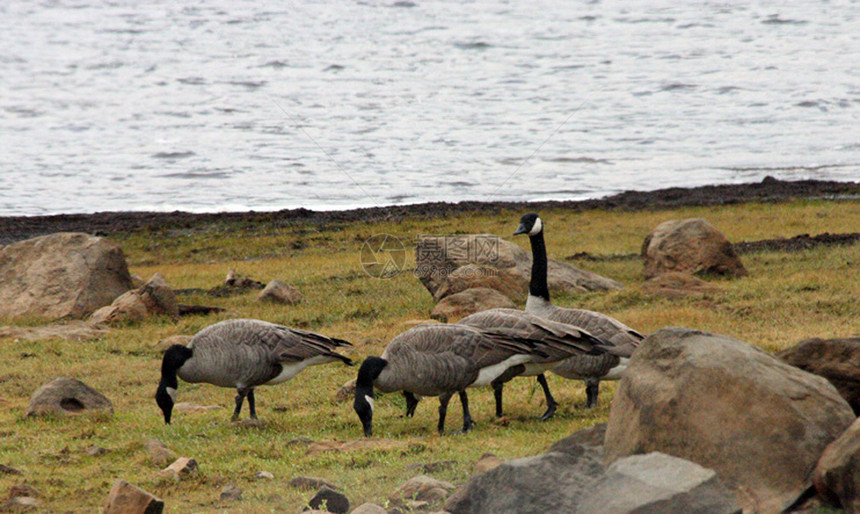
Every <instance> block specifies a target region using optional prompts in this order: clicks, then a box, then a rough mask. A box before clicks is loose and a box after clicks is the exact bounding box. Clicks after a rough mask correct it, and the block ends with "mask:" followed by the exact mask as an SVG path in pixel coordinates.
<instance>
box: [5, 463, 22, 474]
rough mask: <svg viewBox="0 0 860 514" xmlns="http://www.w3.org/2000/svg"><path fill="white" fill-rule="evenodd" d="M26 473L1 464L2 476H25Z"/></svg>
mask: <svg viewBox="0 0 860 514" xmlns="http://www.w3.org/2000/svg"><path fill="white" fill-rule="evenodd" d="M23 474H24V472H23V471H21V470H20V469H15V468H13V467H12V466H7V465H5V464H0V475H23Z"/></svg>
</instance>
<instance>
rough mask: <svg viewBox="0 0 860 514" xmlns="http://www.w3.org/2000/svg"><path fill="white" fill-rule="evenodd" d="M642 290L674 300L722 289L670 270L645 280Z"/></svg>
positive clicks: (704, 294)
mask: <svg viewBox="0 0 860 514" xmlns="http://www.w3.org/2000/svg"><path fill="white" fill-rule="evenodd" d="M642 292H644V293H648V294H653V295H656V296H663V297H665V298H670V299H673V300H675V299H679V298H687V297H690V296H693V297H698V298H701V297H703V296H706V295H712V294H717V293H721V292H723V290H722V289H720V288H719V287H717V286H715V285H713V284H709V283H707V282H705V281H704V280H702V279H700V278H696V277H694V276H693V275H690V274H689V273H683V272H677V271H670V272H667V273H663V274H661V275H657V276H656V277H654V278H651V279H649V280H646V281H645V283H644V284H642Z"/></svg>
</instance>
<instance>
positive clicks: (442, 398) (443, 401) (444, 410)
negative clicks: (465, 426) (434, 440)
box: [436, 393, 454, 435]
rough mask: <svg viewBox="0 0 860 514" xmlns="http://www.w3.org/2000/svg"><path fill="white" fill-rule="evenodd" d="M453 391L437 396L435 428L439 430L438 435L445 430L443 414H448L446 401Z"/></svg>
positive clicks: (449, 399)
mask: <svg viewBox="0 0 860 514" xmlns="http://www.w3.org/2000/svg"><path fill="white" fill-rule="evenodd" d="M452 396H454V393H445V394H443V395H442V396H440V397H439V424H438V425H437V426H436V429H437V430H439V435H442V434H443V433H444V432H445V415H446V414H448V402H449V401H451V397H452Z"/></svg>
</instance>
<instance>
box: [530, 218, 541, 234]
mask: <svg viewBox="0 0 860 514" xmlns="http://www.w3.org/2000/svg"><path fill="white" fill-rule="evenodd" d="M541 230H543V223H541V220H540V218H538V219H536V220H535V224H534V226H533V227H532V229H531V230H529V235H530V236H533V235H535V234H538V233H540V231H541Z"/></svg>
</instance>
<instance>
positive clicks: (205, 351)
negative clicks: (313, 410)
mask: <svg viewBox="0 0 860 514" xmlns="http://www.w3.org/2000/svg"><path fill="white" fill-rule="evenodd" d="M341 346H351V345H350V343H348V342H346V341H342V340H340V339H334V338H329V337H326V336H324V335H320V334H315V333H313V332H308V331H305V330H299V329H296V328H289V327H285V326H283V325H276V324H274V323H267V322H265V321H260V320H256V319H231V320H227V321H221V322H220V323H215V324H214V325H210V326H208V327H206V328H204V329H203V330H201V331H200V332H198V333H197V334H196V335H195V336H194V338H193V339H192V340H191V342H190V343H188V346H182V345H178V344H177V345H173V346H171V347H170V348H168V349H167V351H166V352H165V353H164V359H163V360H162V362H161V381H160V382H159V383H158V390H157V391H156V392H155V401H156V403H158V406H159V407H160V408H161V412H162V413H164V422H165V423H167V424H170V416H171V413H172V412H173V404H174V401H175V398H176V390H177V388H178V387H179V382H178V381H177V379H176V378H177V376H178V377H179V378H181V379H182V380H184V381H186V382H206V383H208V384H212V385H216V386H220V387H235V388H236V392H237V394H236V410H234V411H233V417H232V418H231V419H232V420H233V421H236V420H237V419H239V411H241V410H242V402H243V401H244V399H245V397H247V398H248V409H249V411H250V416H251V419H257V411H256V406H255V405H254V388H255V387H257V386H259V385H273V384H280V383H281V382H285V381H287V380H289V379H291V378H293V377H294V376H296V375H297V374H299V372H301V371H302V370H303V369H305V368H306V367H308V366H315V365H317V364H325V363H327V362H333V361H337V360H340V361H343V362H344V363H346V364H349V365H352V361H351V360H350V359H349V358H347V357H344V356H343V355H340V354H338V353H336V352H335V351H334V349H335V348H338V347H341Z"/></svg>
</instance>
